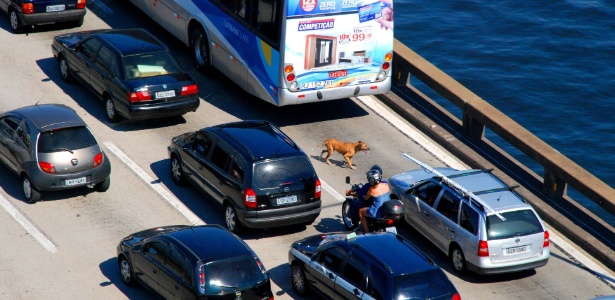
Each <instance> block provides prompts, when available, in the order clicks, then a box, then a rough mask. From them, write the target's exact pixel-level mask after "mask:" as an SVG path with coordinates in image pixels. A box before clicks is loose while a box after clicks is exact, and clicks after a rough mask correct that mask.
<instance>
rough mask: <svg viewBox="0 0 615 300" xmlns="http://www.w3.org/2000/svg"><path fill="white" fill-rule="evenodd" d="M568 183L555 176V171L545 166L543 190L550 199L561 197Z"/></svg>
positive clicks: (564, 193) (565, 191)
mask: <svg viewBox="0 0 615 300" xmlns="http://www.w3.org/2000/svg"><path fill="white" fill-rule="evenodd" d="M567 189H568V184H567V183H566V182H565V181H564V180H562V179H561V178H559V177H557V175H556V174H555V172H552V171H551V170H549V169H547V168H545V176H544V186H543V191H544V192H545V194H547V195H549V197H551V199H562V198H564V196H565V195H566V193H567Z"/></svg>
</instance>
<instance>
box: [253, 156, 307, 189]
mask: <svg viewBox="0 0 615 300" xmlns="http://www.w3.org/2000/svg"><path fill="white" fill-rule="evenodd" d="M315 174H316V172H315V171H314V168H312V164H311V163H310V161H309V160H308V159H307V157H305V156H293V157H288V158H283V159H276V160H270V161H264V162H259V163H257V164H256V166H255V167H254V185H255V186H256V187H258V188H262V189H266V188H277V187H279V186H281V185H285V184H289V183H297V182H301V181H304V182H305V181H307V180H311V179H312V178H313V177H314V175H315Z"/></svg>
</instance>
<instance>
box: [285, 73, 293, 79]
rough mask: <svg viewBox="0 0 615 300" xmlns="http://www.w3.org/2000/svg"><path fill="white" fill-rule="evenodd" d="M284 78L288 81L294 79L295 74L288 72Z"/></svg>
mask: <svg viewBox="0 0 615 300" xmlns="http://www.w3.org/2000/svg"><path fill="white" fill-rule="evenodd" d="M286 80H288V81H293V80H295V74H294V73H290V74H288V75H287V76H286Z"/></svg>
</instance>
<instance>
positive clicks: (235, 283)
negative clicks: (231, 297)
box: [205, 256, 266, 293]
mask: <svg viewBox="0 0 615 300" xmlns="http://www.w3.org/2000/svg"><path fill="white" fill-rule="evenodd" d="M205 278H206V280H207V287H206V289H207V290H208V291H210V292H212V293H217V292H221V291H225V290H228V289H243V288H245V287H251V286H254V285H255V284H257V283H259V282H262V281H263V280H265V279H266V278H265V275H264V274H263V272H262V271H261V269H260V268H259V266H258V265H257V263H256V261H255V259H254V258H253V257H252V256H240V257H233V258H229V259H224V260H219V261H215V262H211V263H209V264H207V265H206V273H205Z"/></svg>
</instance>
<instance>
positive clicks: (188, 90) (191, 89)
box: [182, 84, 199, 96]
mask: <svg viewBox="0 0 615 300" xmlns="http://www.w3.org/2000/svg"><path fill="white" fill-rule="evenodd" d="M198 93H199V87H198V86H197V85H196V84H191V85H189V86H182V96H188V95H194V94H198Z"/></svg>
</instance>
